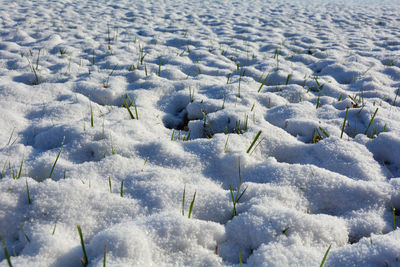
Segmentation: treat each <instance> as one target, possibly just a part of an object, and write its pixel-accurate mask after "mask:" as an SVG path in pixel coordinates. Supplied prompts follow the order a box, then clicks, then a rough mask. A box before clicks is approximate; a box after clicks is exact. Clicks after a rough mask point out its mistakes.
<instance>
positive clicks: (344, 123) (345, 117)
mask: <svg viewBox="0 0 400 267" xmlns="http://www.w3.org/2000/svg"><path fill="white" fill-rule="evenodd" d="M348 111H349V108H346V114H345V115H344V121H343V125H342V132H341V133H340V138H342V137H343V132H344V127H345V126H346V120H347V112H348Z"/></svg>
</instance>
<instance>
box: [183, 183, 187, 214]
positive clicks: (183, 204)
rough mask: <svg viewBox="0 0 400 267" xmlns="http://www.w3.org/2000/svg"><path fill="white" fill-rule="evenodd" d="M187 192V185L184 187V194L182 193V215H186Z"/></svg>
mask: <svg viewBox="0 0 400 267" xmlns="http://www.w3.org/2000/svg"><path fill="white" fill-rule="evenodd" d="M185 193H186V186H185V187H184V188H183V195H182V216H185Z"/></svg>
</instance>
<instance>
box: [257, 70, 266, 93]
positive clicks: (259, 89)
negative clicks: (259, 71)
mask: <svg viewBox="0 0 400 267" xmlns="http://www.w3.org/2000/svg"><path fill="white" fill-rule="evenodd" d="M268 76H269V73H268V74H267V77H265V79H264V81H263V82H262V84H261V86H260V88H258V91H257V93H259V92H260V91H261V89H262V88H263V86H264V84H265V83H266V82H267V79H268Z"/></svg>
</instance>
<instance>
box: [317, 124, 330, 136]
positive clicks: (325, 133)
mask: <svg viewBox="0 0 400 267" xmlns="http://www.w3.org/2000/svg"><path fill="white" fill-rule="evenodd" d="M318 128H319V129H320V130H321V132H322V133H323V134H324V135H325V136H326V137H329V134H328V133H327V132H326V131H325V130H324V129H323V128H322V127H321V126H319V127H318Z"/></svg>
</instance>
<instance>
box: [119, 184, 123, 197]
mask: <svg viewBox="0 0 400 267" xmlns="http://www.w3.org/2000/svg"><path fill="white" fill-rule="evenodd" d="M119 194H120V196H121V197H124V181H121V189H120V193H119Z"/></svg>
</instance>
